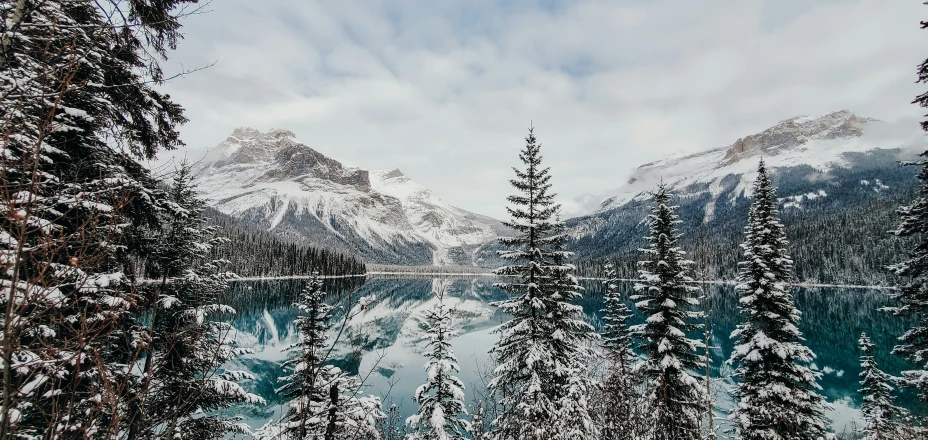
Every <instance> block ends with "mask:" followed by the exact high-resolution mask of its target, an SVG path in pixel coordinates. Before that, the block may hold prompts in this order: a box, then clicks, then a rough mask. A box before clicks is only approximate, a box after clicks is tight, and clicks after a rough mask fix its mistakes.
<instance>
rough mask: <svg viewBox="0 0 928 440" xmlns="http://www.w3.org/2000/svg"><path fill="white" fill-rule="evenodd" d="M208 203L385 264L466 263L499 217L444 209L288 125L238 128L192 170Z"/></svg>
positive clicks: (411, 185)
mask: <svg viewBox="0 0 928 440" xmlns="http://www.w3.org/2000/svg"><path fill="white" fill-rule="evenodd" d="M197 183H198V184H199V186H200V189H201V190H202V192H203V194H204V196H205V198H206V200H207V202H208V203H209V204H210V205H211V206H213V207H215V208H216V209H218V210H220V211H222V212H223V213H225V214H228V215H231V216H234V217H237V218H239V219H242V220H244V221H246V222H248V223H250V224H252V225H253V226H256V227H258V228H261V229H266V230H269V231H271V232H273V233H275V234H278V235H281V236H284V237H287V238H290V239H293V240H297V241H302V242H308V243H312V244H315V245H318V246H323V247H330V248H335V249H339V250H343V251H351V252H355V253H358V254H359V255H361V256H362V257H363V258H365V259H366V260H367V261H370V262H377V263H389V264H474V263H479V262H478V261H475V257H474V252H473V250H474V249H475V248H477V247H479V246H480V245H482V244H484V243H486V242H487V241H490V240H493V239H494V238H495V237H496V236H497V234H498V233H499V231H500V230H501V226H500V224H499V222H498V221H496V220H493V219H490V218H487V217H482V216H478V215H476V214H473V213H469V212H467V211H464V210H462V209H459V208H455V207H453V206H449V205H447V204H445V203H444V202H442V201H441V199H439V198H438V197H437V196H435V195H434V194H433V193H432V192H431V191H429V190H427V189H425V188H422V187H420V186H419V185H417V184H416V183H415V182H413V181H412V180H411V179H409V177H408V176H406V175H405V174H403V173H402V172H401V171H399V170H397V169H395V170H392V171H367V170H362V169H358V168H351V167H346V166H344V165H343V164H342V163H341V162H339V161H337V160H335V159H332V158H330V157H327V156H325V155H324V154H322V153H320V152H318V151H316V150H314V149H312V148H310V147H308V146H306V145H304V144H302V143H300V142H299V141H297V140H296V137H295V135H294V134H293V133H292V132H290V131H288V130H270V131H267V132H261V131H259V130H255V129H252V128H244V127H243V128H237V129H235V131H233V133H232V135H231V136H229V137H228V138H227V139H226V140H225V141H223V142H222V143H220V144H219V145H218V146H216V148H214V149H212V150H211V151H210V152H209V153H208V154H207V156H206V158H205V159H204V161H203V166H202V167H201V168H200V169H199V170H198V177H197Z"/></svg>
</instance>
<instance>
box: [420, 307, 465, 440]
mask: <svg viewBox="0 0 928 440" xmlns="http://www.w3.org/2000/svg"><path fill="white" fill-rule="evenodd" d="M441 301H442V298H441V295H439V303H438V304H437V305H436V306H435V308H434V309H432V310H429V311H427V312H426V314H425V334H426V336H425V337H426V340H427V341H428V345H427V348H428V352H427V353H426V358H427V359H428V361H427V362H426V364H425V370H426V371H427V372H428V380H427V381H426V382H425V383H424V384H422V385H420V386H419V388H417V389H416V393H415V394H414V395H413V397H412V399H413V401H414V402H416V403H417V404H419V409H418V411H416V414H415V415H413V416H411V417H409V419H407V421H406V422H407V424H409V426H410V428H411V429H412V431H413V432H412V433H411V434H410V435H409V436H407V438H408V439H410V440H458V439H463V438H465V433H466V432H468V431H469V428H470V424H469V423H468V422H467V421H466V420H465V419H463V418H462V416H463V415H465V414H467V410H466V409H465V408H464V383H463V382H461V380H460V379H458V378H457V376H455V375H454V374H455V373H457V372H459V371H461V368H460V367H459V366H458V360H457V358H456V357H455V356H454V352H452V351H451V338H453V337H454V336H456V335H457V333H456V332H455V330H454V327H452V323H451V311H450V310H448V309H446V308H445V307H444V305H443V304H442V303H441Z"/></svg>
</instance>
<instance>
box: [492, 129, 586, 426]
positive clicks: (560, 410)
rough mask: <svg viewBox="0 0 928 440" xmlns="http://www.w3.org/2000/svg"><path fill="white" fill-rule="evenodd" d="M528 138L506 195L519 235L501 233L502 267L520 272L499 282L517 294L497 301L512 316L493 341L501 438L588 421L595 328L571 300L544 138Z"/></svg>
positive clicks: (571, 281)
mask: <svg viewBox="0 0 928 440" xmlns="http://www.w3.org/2000/svg"><path fill="white" fill-rule="evenodd" d="M525 140H526V144H525V147H524V148H523V150H522V151H521V152H520V154H519V158H520V159H521V160H522V162H523V163H524V164H525V169H524V170H520V169H514V171H515V174H516V178H515V179H513V180H511V181H510V182H511V184H512V186H513V187H514V188H515V189H516V190H517V191H519V194H517V195H513V196H509V198H508V200H509V202H510V203H511V204H512V205H513V206H512V207H507V210H508V211H509V213H510V215H511V216H512V220H511V221H509V222H507V223H506V225H507V226H509V227H510V228H512V229H513V230H514V231H516V232H517V233H518V236H516V237H512V238H503V239H501V240H500V242H501V244H503V245H504V246H507V247H509V248H510V250H508V251H503V252H501V257H502V258H504V259H506V260H509V261H512V262H513V264H512V265H510V266H505V267H501V268H499V269H498V270H497V273H499V274H507V275H514V276H517V277H518V280H517V281H516V282H514V283H501V284H497V286H499V287H500V288H502V289H503V290H505V291H507V292H509V293H510V294H512V296H511V297H510V298H509V299H507V300H505V301H501V302H498V303H494V305H495V306H497V307H499V308H500V309H501V310H502V311H503V312H505V313H507V314H509V315H511V316H512V320H510V321H508V322H506V323H504V324H503V325H501V326H500V327H499V329H497V333H498V334H499V340H498V341H497V342H496V343H495V344H494V346H493V348H491V353H492V354H493V355H494V356H495V358H496V362H497V367H496V368H495V369H494V371H493V379H492V380H491V381H490V384H489V386H490V389H491V390H493V391H495V392H497V393H498V395H499V396H500V397H501V402H500V406H501V412H500V414H499V416H498V417H497V419H496V420H495V423H494V428H493V432H492V438H494V439H497V440H510V439H512V440H514V439H519V440H523V439H524V440H531V439H551V438H558V437H559V436H562V435H565V433H567V432H575V431H576V430H577V429H578V425H577V424H576V423H580V424H581V425H583V424H585V423H586V421H587V420H589V414H588V412H587V410H586V409H585V408H584V406H585V402H583V401H580V400H578V397H579V396H577V394H578V392H579V391H580V388H579V387H585V386H586V385H587V382H586V379H585V378H584V377H582V376H583V375H584V374H585V372H584V368H585V367H586V366H585V365H584V360H585V359H588V357H589V348H588V347H586V346H585V345H586V344H588V343H589V342H590V341H592V339H593V336H594V334H593V332H592V328H591V327H590V326H589V325H588V324H586V323H585V322H583V320H582V311H581V310H580V308H579V307H578V306H576V305H573V304H571V301H573V300H575V299H576V298H578V297H579V296H580V288H579V286H578V285H577V281H576V279H575V278H574V277H573V276H571V275H570V273H571V272H572V271H573V266H572V265H570V264H569V263H567V259H568V258H569V257H570V253H568V252H566V251H564V250H563V246H564V240H565V236H564V234H563V232H562V230H561V227H560V224H559V222H557V221H555V220H554V216H555V215H556V214H557V211H558V205H556V204H555V203H554V194H552V193H550V189H551V183H550V179H551V175H550V174H549V169H548V168H542V165H541V160H542V157H541V152H540V148H541V145H540V144H538V143H537V140H536V138H535V135H534V132H533V130H532V129H529V134H528V136H527V137H526V139H525ZM566 413H572V414H573V415H572V416H571V420H565V419H564V417H566V416H565V414H566ZM578 414H579V415H578ZM588 426H590V427H591V429H592V425H591V424H590V425H588ZM582 429H587V428H582Z"/></svg>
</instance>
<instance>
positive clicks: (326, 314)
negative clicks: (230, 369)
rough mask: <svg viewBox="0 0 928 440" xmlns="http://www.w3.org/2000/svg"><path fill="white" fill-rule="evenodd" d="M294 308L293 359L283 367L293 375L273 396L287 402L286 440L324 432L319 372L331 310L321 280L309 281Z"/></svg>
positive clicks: (323, 396)
mask: <svg viewBox="0 0 928 440" xmlns="http://www.w3.org/2000/svg"><path fill="white" fill-rule="evenodd" d="M295 305H296V307H297V308H299V309H300V312H302V315H301V316H300V317H298V318H297V319H296V321H295V324H296V327H297V329H298V330H299V332H300V340H299V342H297V343H295V344H293V345H292V346H290V347H289V350H291V351H293V352H295V353H296V354H297V356H296V357H294V358H292V359H289V360H287V361H286V362H285V363H284V366H285V367H289V368H292V369H293V373H292V374H290V375H288V376H284V377H282V378H281V379H280V380H281V381H282V382H283V383H284V385H283V386H281V387H280V389H278V390H277V393H278V394H280V395H281V396H282V397H284V398H285V399H287V400H288V401H289V404H288V405H287V414H286V416H285V417H284V420H285V422H286V426H287V427H286V429H285V432H286V433H287V434H288V435H289V436H290V438H306V437H307V436H309V434H310V433H320V432H323V431H324V430H325V425H324V423H323V420H322V414H321V413H320V411H321V410H322V409H323V408H324V406H325V402H326V401H327V400H328V390H327V389H326V388H324V387H323V386H322V377H321V372H322V369H323V366H324V364H325V360H326V358H327V356H328V351H329V346H328V332H329V329H330V328H331V326H332V324H331V320H332V306H330V305H328V304H326V303H325V292H323V290H322V280H320V279H319V277H318V276H317V274H313V276H312V278H310V280H309V283H308V284H307V286H306V288H305V289H304V290H303V292H302V293H301V294H300V298H299V301H297V302H296V304H295Z"/></svg>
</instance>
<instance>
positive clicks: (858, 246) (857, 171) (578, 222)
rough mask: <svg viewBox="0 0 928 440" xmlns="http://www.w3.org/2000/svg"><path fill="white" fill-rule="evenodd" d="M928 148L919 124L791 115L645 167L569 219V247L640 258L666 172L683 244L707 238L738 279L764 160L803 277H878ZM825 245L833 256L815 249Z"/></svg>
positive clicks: (714, 256) (716, 260)
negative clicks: (918, 161) (593, 207)
mask: <svg viewBox="0 0 928 440" xmlns="http://www.w3.org/2000/svg"><path fill="white" fill-rule="evenodd" d="M926 148H928V143H926V138H925V137H924V133H922V132H921V131H920V130H919V127H918V124H917V123H914V122H910V123H904V122H900V123H887V122H883V121H879V120H876V119H871V118H866V117H860V116H857V115H855V114H853V113H851V112H849V111H846V110H842V111H836V112H833V113H829V114H825V115H821V116H815V117H808V116H802V117H794V118H790V119H786V120H783V121H780V122H779V123H777V124H775V125H773V126H772V127H770V128H767V129H765V130H763V131H761V132H759V133H755V134H752V135H749V136H745V137H742V138H740V139H737V140H735V141H734V142H732V143H731V144H728V145H723V146H720V147H716V148H711V149H708V150H705V151H702V152H699V153H695V154H687V155H678V156H672V157H669V158H667V159H663V160H658V161H656V162H652V163H648V164H644V165H641V166H640V167H639V168H638V169H637V170H636V171H635V172H634V173H633V175H632V177H631V178H630V179H629V180H628V181H627V182H626V183H625V184H624V185H623V186H621V187H620V189H619V190H618V191H616V193H615V195H613V196H612V197H609V198H608V199H606V200H605V201H604V202H603V203H602V205H601V206H600V208H599V209H598V210H597V211H596V212H594V213H592V214H589V215H585V216H582V217H578V218H574V219H570V220H568V222H567V223H568V227H569V230H570V232H571V234H572V237H573V240H572V243H571V245H570V246H571V249H572V250H574V251H575V252H576V253H577V254H578V255H579V256H581V258H594V259H595V258H600V257H607V256H615V257H618V258H620V259H621V260H628V261H634V259H635V258H636V257H637V256H638V255H637V249H638V248H639V247H642V246H643V245H644V243H643V241H642V239H641V237H643V236H644V234H645V233H646V227H645V225H644V223H643V219H644V218H645V216H646V215H647V202H648V200H649V198H650V197H649V195H648V191H651V190H653V189H654V188H655V186H656V185H657V183H658V181H659V180H660V179H663V180H664V181H665V182H667V183H669V184H670V185H671V187H672V188H673V189H674V191H675V193H676V194H677V198H676V199H675V203H676V204H677V205H679V206H680V210H679V212H680V215H681V217H682V219H683V220H684V224H683V231H684V241H685V242H684V245H685V246H690V247H692V246H693V244H694V243H692V242H687V240H690V241H692V240H695V239H696V237H697V236H702V237H705V238H706V239H707V240H708V243H709V244H708V245H701V246H703V247H704V248H705V247H706V246H709V247H711V248H713V249H711V250H706V251H705V252H707V253H708V254H711V255H709V256H706V258H709V259H710V260H713V261H712V264H713V265H715V266H716V267H715V269H716V270H717V276H722V277H727V276H733V272H732V271H733V270H734V268H735V267H736V264H735V262H734V259H736V258H737V255H738V254H739V251H738V247H737V243H738V242H739V241H740V240H741V231H742V228H743V226H744V221H745V219H746V213H747V209H748V205H749V204H750V202H751V196H752V194H751V190H752V184H753V181H754V180H755V178H756V176H757V173H756V169H757V164H758V162H759V160H760V158H761V157H763V158H764V161H765V162H766V163H767V165H768V168H770V169H771V170H772V175H773V180H774V183H775V184H776V185H777V195H778V197H779V199H780V203H781V205H780V209H781V213H782V215H783V218H784V222H785V223H786V225H787V233H788V236H790V238H795V240H794V242H795V243H796V244H795V247H794V248H793V249H792V252H794V255H795V256H796V260H797V276H798V278H799V279H804V280H806V281H814V280H818V281H825V280H831V281H841V282H849V281H851V280H856V281H860V282H864V281H866V282H879V281H881V280H880V279H875V278H873V277H871V275H873V276H876V275H881V274H885V273H886V271H885V270H883V269H882V267H883V266H885V265H886V264H890V263H892V257H893V255H894V254H895V253H897V252H898V246H899V244H898V243H896V242H894V241H893V239H892V237H891V236H890V235H889V234H887V233H886V231H887V230H888V229H889V228H891V227H892V224H893V223H894V222H895V221H896V217H895V209H896V208H898V206H899V205H900V204H902V203H907V201H908V200H909V199H910V198H911V197H910V195H909V193H910V191H911V189H912V187H913V185H914V184H915V182H916V180H915V179H914V174H915V172H916V170H915V169H914V168H913V167H900V166H899V161H900V160H912V159H914V158H916V157H917V156H916V155H917V153H919V152H921V151H924V150H925V149H926ZM800 240H801V241H800ZM864 240H868V241H869V243H864ZM816 246H827V249H832V250H834V253H828V252H824V251H813V250H814V249H816ZM729 260H732V261H729ZM842 265H843V266H842ZM628 275H633V270H632V269H629V273H628ZM864 275H866V277H865V276H864ZM881 276H882V275H881ZM868 277H869V278H868ZM877 278H879V277H877Z"/></svg>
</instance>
